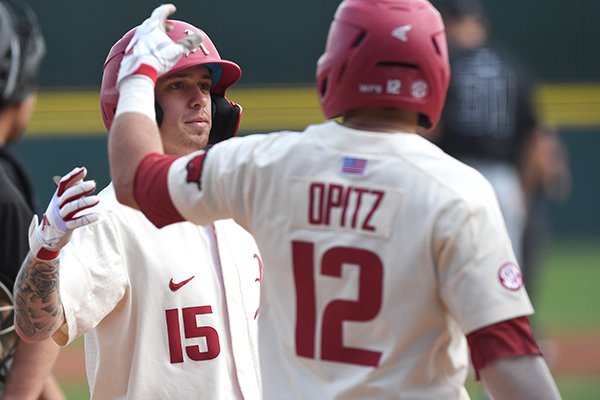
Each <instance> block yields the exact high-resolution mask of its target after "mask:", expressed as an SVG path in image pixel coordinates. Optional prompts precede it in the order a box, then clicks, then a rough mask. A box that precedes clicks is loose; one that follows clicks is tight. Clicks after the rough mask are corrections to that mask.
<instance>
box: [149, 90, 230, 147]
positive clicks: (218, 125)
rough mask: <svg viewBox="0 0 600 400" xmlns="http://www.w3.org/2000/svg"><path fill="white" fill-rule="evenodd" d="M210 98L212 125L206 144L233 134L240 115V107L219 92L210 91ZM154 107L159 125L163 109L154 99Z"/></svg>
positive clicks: (214, 142)
mask: <svg viewBox="0 0 600 400" xmlns="http://www.w3.org/2000/svg"><path fill="white" fill-rule="evenodd" d="M210 99H211V101H212V127H211V129H210V136H209V137H208V144H209V145H213V144H216V143H219V142H221V141H223V140H226V139H229V138H232V137H234V136H235V134H236V132H237V130H238V127H239V125H240V120H241V117H242V107H241V106H240V105H239V104H236V103H234V102H232V101H229V100H227V99H226V98H225V96H222V95H220V94H215V93H211V94H210ZM154 109H155V110H156V123H157V124H158V126H159V127H160V125H161V124H162V119H163V110H162V107H161V106H160V104H158V102H156V101H155V102H154Z"/></svg>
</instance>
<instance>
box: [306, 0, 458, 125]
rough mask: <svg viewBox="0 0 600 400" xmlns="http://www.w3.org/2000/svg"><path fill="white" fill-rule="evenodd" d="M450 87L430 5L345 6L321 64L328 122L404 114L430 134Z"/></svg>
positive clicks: (416, 1)
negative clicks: (381, 111) (356, 115)
mask: <svg viewBox="0 0 600 400" xmlns="http://www.w3.org/2000/svg"><path fill="white" fill-rule="evenodd" d="M449 81H450V67H449V64H448V48H447V44H446V36H445V32H444V24H443V22H442V18H441V16H440V14H439V12H438V11H437V10H436V9H435V8H434V7H433V6H432V5H431V4H430V3H429V2H428V1H427V0H345V1H343V2H342V3H341V4H340V6H339V7H338V9H337V11H336V14H335V17H334V20H333V22H332V24H331V27H330V30H329V36H328V38H327V45H326V47H325V52H324V53H323V55H322V56H321V58H320V59H319V61H318V63H317V90H318V93H319V100H320V102H321V108H322V109H323V113H324V114H325V116H326V117H327V118H336V117H339V116H342V115H344V114H345V113H346V112H348V111H350V110H353V109H359V108H379V107H386V108H404V109H408V110H411V111H414V112H417V113H419V125H421V126H423V127H425V128H430V127H432V126H434V125H435V124H436V123H437V121H438V120H439V118H440V114H441V111H442V107H443V105H444V102H445V99H446V91H447V89H448V83H449Z"/></svg>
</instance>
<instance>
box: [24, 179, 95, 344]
mask: <svg viewBox="0 0 600 400" xmlns="http://www.w3.org/2000/svg"><path fill="white" fill-rule="evenodd" d="M86 173H87V170H86V169H85V168H75V169H73V170H72V171H71V172H70V173H69V174H67V175H65V176H64V177H63V178H62V179H61V180H60V182H58V187H57V189H56V192H55V193H54V195H53V196H52V199H51V200H50V203H49V204H48V208H47V209H46V212H45V213H44V215H43V217H42V221H41V222H39V223H38V218H37V215H34V217H33V220H32V222H31V226H30V227H29V248H30V250H29V253H28V254H27V257H26V258H25V261H24V263H23V265H22V267H21V269H20V270H19V274H18V275H17V279H16V282H15V288H14V296H15V329H16V331H17V333H18V335H19V336H20V337H21V338H22V339H23V340H24V341H26V342H33V341H40V340H44V339H48V338H49V337H51V336H52V335H53V334H54V332H55V331H56V330H58V328H60V327H61V326H62V325H63V324H64V323H65V317H64V312H63V308H62V303H61V300H60V291H59V265H60V260H59V256H60V250H61V249H62V248H63V247H64V246H65V245H66V244H67V242H68V241H69V239H70V237H71V233H72V232H73V230H74V229H77V228H79V227H81V226H84V225H88V224H90V223H92V222H94V221H96V220H97V219H98V216H97V214H95V213H93V212H92V213H87V214H83V212H84V211H85V210H87V209H88V208H90V207H93V206H95V205H96V204H97V203H98V198H97V197H96V196H94V195H92V193H93V192H94V190H95V189H96V183H95V182H94V181H85V180H84V178H85V175H86Z"/></svg>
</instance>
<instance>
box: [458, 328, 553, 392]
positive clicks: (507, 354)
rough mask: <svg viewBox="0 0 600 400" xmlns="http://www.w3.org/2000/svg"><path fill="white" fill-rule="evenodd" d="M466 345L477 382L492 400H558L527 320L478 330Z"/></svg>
mask: <svg viewBox="0 0 600 400" xmlns="http://www.w3.org/2000/svg"><path fill="white" fill-rule="evenodd" d="M467 341H468V343H469V350H470V353H471V360H472V363H473V367H474V368H475V373H476V375H477V378H481V380H482V381H483V383H484V385H485V386H486V388H487V389H488V391H489V392H490V394H491V395H492V397H493V398H494V399H496V400H503V399H507V400H508V399H524V400H527V399H532V400H533V399H560V394H559V392H558V389H557V387H556V383H555V382H554V379H553V378H552V375H551V374H550V371H549V369H548V366H547V365H546V362H545V361H544V358H543V357H542V354H541V352H540V350H539V347H538V345H537V343H536V341H535V338H534V337H533V333H532V330H531V326H530V324H529V321H528V319H527V317H518V318H513V319H510V320H507V321H502V322H499V323H497V324H493V325H490V326H487V327H484V328H481V329H478V330H477V331H475V332H472V333H470V334H469V335H467Z"/></svg>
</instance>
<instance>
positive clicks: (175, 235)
mask: <svg viewBox="0 0 600 400" xmlns="http://www.w3.org/2000/svg"><path fill="white" fill-rule="evenodd" d="M162 23H164V21H162ZM169 25H170V27H171V28H172V29H171V30H170V31H169V34H168V37H169V40H171V39H172V40H186V39H187V38H190V37H191V38H193V39H194V40H198V41H200V40H201V43H200V42H198V43H199V44H197V45H196V46H195V47H193V48H191V49H190V51H188V52H186V53H187V54H186V55H185V56H184V57H182V58H179V55H178V57H177V58H178V61H177V62H175V61H176V60H174V58H172V56H168V57H169V61H173V62H172V64H170V65H171V66H172V67H173V68H171V70H170V72H169V74H164V75H161V77H160V78H159V79H158V80H157V81H156V93H153V94H152V96H150V97H147V98H145V96H146V94H145V92H144V93H142V95H143V96H142V98H140V96H138V95H137V94H135V93H133V94H132V93H129V94H127V93H120V92H119V90H118V88H117V77H118V74H119V70H120V69H121V70H123V66H122V64H123V60H124V59H126V58H128V57H130V56H134V57H135V54H134V53H135V52H136V50H134V51H133V52H131V48H132V47H137V46H138V45H141V44H140V42H139V38H140V37H144V35H145V34H147V33H148V32H152V29H154V28H152V27H149V26H148V24H143V25H141V26H139V27H136V28H134V29H132V30H131V31H129V32H128V33H126V34H125V35H124V36H123V38H121V39H120V40H119V41H118V42H117V43H115V44H114V46H113V47H112V48H111V50H110V52H109V54H108V57H107V59H106V62H105V64H104V75H103V79H102V88H101V94H100V100H101V108H102V116H103V118H104V123H105V125H106V128H107V129H110V128H111V125H113V123H114V119H115V109H116V108H117V104H120V103H121V102H124V103H127V102H131V101H134V102H135V101H143V102H144V103H146V102H147V100H150V102H149V105H150V108H151V109H152V115H153V118H155V119H154V121H155V122H154V124H160V138H159V142H160V145H161V149H164V151H165V152H166V153H167V154H171V155H172V156H173V157H175V158H176V157H178V156H181V155H186V154H189V153H191V152H193V151H196V150H199V149H203V148H204V147H206V146H207V144H209V143H212V142H216V141H219V140H222V139H224V138H226V137H231V136H233V135H235V133H236V131H237V127H238V124H239V119H240V117H241V107H240V106H239V105H237V104H235V103H233V102H231V101H229V100H228V99H227V98H226V97H225V92H226V90H227V89H228V88H229V87H230V86H231V85H233V84H234V83H235V82H237V81H238V79H239V78H240V76H241V70H240V67H239V66H238V65H237V64H235V63H233V62H231V61H227V60H224V59H221V57H220V55H219V53H218V51H217V49H216V47H215V46H214V44H213V43H212V41H211V39H210V38H209V37H208V36H207V35H206V33H204V32H203V31H201V30H200V29H198V28H196V27H194V26H193V25H190V24H188V23H186V22H182V21H169ZM150 72H151V71H150ZM117 111H118V110H117ZM157 126H158V125H157ZM211 129H212V130H211ZM215 129H216V131H215ZM215 132H216V133H215ZM85 174H86V170H85V168H75V169H74V170H73V171H72V172H71V173H70V174H67V175H66V176H65V177H63V179H62V182H61V184H60V185H59V187H58V189H57V193H56V195H55V196H54V198H53V200H52V202H51V203H50V205H49V207H48V210H47V212H46V213H45V215H44V217H43V218H42V219H43V221H44V222H42V223H39V224H38V223H34V224H33V225H32V230H31V235H30V253H29V255H28V257H27V259H26V261H25V263H24V266H23V268H22V270H21V273H20V274H19V277H18V279H17V283H16V296H17V299H18V301H17V303H18V307H17V330H18V333H19V335H20V336H21V337H22V338H23V339H25V340H28V341H37V340H43V339H45V338H48V337H52V338H53V339H54V340H55V341H56V342H57V343H58V344H60V345H63V346H65V345H67V344H69V343H71V342H72V341H73V340H74V339H75V338H77V337H79V336H81V335H83V336H84V338H85V352H86V372H87V377H88V383H89V387H90V393H91V398H92V399H198V398H215V399H244V398H246V399H258V398H260V397H261V388H260V376H259V374H258V358H257V350H256V343H255V341H256V322H255V319H256V316H257V314H258V303H259V298H258V296H259V286H260V278H261V272H262V261H261V258H260V254H259V252H258V250H257V247H256V243H255V242H254V240H253V238H252V237H251V236H250V234H249V233H248V232H247V231H245V230H244V229H242V228H241V227H239V226H238V225H236V224H235V223H234V222H233V221H232V220H221V221H216V222H215V223H214V224H212V223H211V224H207V225H205V226H197V225H195V224H192V223H183V224H175V225H171V226H169V227H168V228H165V229H157V228H156V227H155V226H153V225H152V224H151V223H150V221H148V220H147V219H146V218H145V217H144V215H143V214H142V213H141V212H139V211H136V210H133V209H131V208H129V207H125V206H123V205H121V204H119V203H118V202H117V200H116V198H115V194H114V190H113V187H112V185H109V186H108V187H106V188H105V189H104V190H102V191H101V192H100V193H99V195H98V196H94V195H93V194H92V193H93V191H94V189H95V183H94V182H93V181H86V180H84V178H85ZM96 204H97V205H96ZM90 207H93V208H90Z"/></svg>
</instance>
